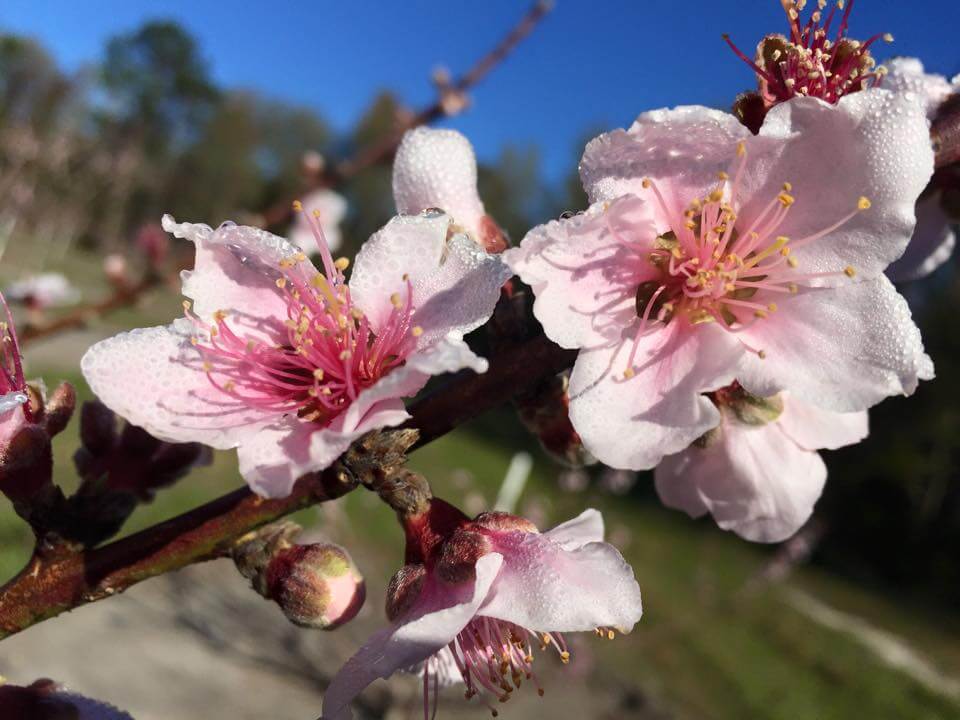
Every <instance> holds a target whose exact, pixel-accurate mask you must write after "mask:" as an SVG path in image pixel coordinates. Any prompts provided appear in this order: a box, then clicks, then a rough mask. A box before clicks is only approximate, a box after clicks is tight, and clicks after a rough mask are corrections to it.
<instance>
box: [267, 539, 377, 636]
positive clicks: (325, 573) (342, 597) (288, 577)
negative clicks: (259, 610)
mask: <svg viewBox="0 0 960 720" xmlns="http://www.w3.org/2000/svg"><path fill="white" fill-rule="evenodd" d="M265 580H266V591H267V592H266V597H268V598H270V599H272V600H273V601H274V602H276V603H277V605H279V606H280V609H281V610H283V614H284V615H286V616H287V619H288V620H290V622H292V623H294V624H295V625H300V626H302V627H309V628H319V629H321V630H333V629H335V628H338V627H340V626H341V625H343V624H344V623H346V622H349V621H350V620H352V619H353V618H354V617H355V616H356V614H357V612H358V611H359V610H360V608H361V607H362V606H363V601H364V599H365V598H366V586H365V584H364V581H363V576H362V575H361V574H360V572H359V571H358V570H357V568H356V566H355V565H354V564H353V560H352V559H351V558H350V554H349V553H348V552H347V551H346V550H345V549H343V548H342V547H339V546H338V545H332V544H330V543H314V544H311V545H292V546H290V547H288V548H283V549H281V550H279V551H278V552H277V553H276V554H275V555H274V556H273V558H272V559H271V560H270V563H269V564H268V565H267V567H266V572H265Z"/></svg>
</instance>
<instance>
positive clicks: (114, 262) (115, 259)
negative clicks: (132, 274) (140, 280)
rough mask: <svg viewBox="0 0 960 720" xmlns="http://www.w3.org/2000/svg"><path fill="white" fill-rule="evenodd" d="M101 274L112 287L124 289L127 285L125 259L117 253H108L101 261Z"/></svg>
mask: <svg viewBox="0 0 960 720" xmlns="http://www.w3.org/2000/svg"><path fill="white" fill-rule="evenodd" d="M103 274H104V275H106V276H107V280H109V281H110V282H111V283H112V284H113V285H115V286H117V287H124V286H125V285H126V284H127V279H128V278H127V259H126V258H125V257H124V256H123V255H120V254H119V253H110V254H109V255H107V256H106V257H105V258H104V259H103Z"/></svg>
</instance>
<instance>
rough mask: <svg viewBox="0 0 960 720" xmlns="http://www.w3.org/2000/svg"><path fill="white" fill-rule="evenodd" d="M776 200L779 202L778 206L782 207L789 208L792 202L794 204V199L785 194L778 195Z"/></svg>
mask: <svg viewBox="0 0 960 720" xmlns="http://www.w3.org/2000/svg"><path fill="white" fill-rule="evenodd" d="M777 200H779V201H780V204H781V205H783V206H784V207H790V206H791V205H793V203H794V202H796V198H795V197H793V195H791V194H790V193H787V192H782V193H780V194H779V195H777Z"/></svg>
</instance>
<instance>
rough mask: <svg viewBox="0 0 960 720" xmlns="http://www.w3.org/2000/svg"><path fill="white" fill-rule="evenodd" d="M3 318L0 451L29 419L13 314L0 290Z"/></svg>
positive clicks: (0, 357)
mask: <svg viewBox="0 0 960 720" xmlns="http://www.w3.org/2000/svg"><path fill="white" fill-rule="evenodd" d="M0 305H2V306H3V312H4V316H5V318H6V319H5V320H3V321H0V450H2V449H3V448H6V447H7V445H8V444H9V442H10V440H12V439H13V436H14V435H16V434H17V432H18V431H19V430H20V428H22V427H23V426H24V425H25V424H27V422H29V420H30V406H29V404H28V402H29V399H30V398H29V395H28V394H27V381H26V379H25V378H24V375H23V358H22V357H21V356H20V344H19V343H18V342H17V331H16V329H15V328H14V325H13V316H12V315H11V314H10V308H9V307H8V306H7V301H6V299H5V298H4V296H3V294H2V293H0Z"/></svg>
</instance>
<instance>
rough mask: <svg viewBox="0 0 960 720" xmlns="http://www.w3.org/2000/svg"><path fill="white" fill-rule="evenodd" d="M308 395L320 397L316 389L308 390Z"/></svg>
mask: <svg viewBox="0 0 960 720" xmlns="http://www.w3.org/2000/svg"><path fill="white" fill-rule="evenodd" d="M307 395H309V396H310V397H316V396H317V395H319V393H318V392H317V389H316V388H309V389H308V390H307Z"/></svg>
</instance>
